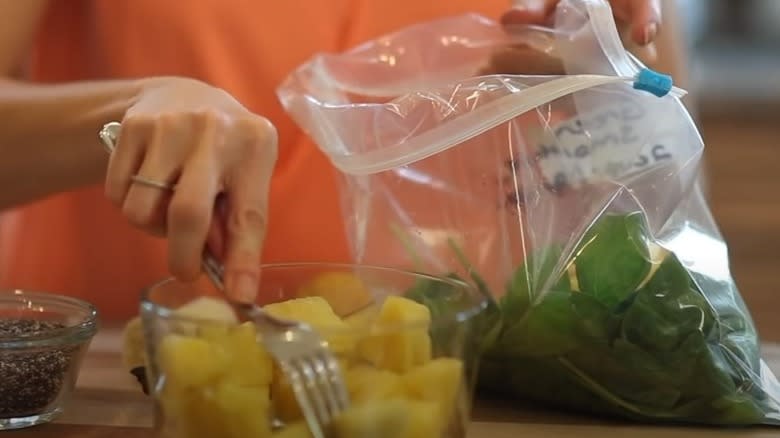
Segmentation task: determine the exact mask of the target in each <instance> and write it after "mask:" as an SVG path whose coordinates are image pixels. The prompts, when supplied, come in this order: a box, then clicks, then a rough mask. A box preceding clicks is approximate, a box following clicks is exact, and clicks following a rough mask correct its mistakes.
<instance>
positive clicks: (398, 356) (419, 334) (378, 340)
mask: <svg viewBox="0 0 780 438" xmlns="http://www.w3.org/2000/svg"><path fill="white" fill-rule="evenodd" d="M430 323H431V313H430V311H429V310H428V308H427V307H426V306H424V305H422V304H419V303H417V302H415V301H412V300H410V299H407V298H403V297H397V296H390V297H388V298H387V299H386V300H385V302H384V303H383V304H382V308H381V309H380V311H379V315H378V316H377V318H376V320H375V321H374V323H373V324H372V326H371V328H370V330H369V333H370V335H369V336H367V337H365V338H363V339H361V340H360V342H359V343H358V351H359V353H360V356H361V357H362V358H363V359H365V360H367V361H368V362H370V363H372V364H373V365H375V366H376V367H378V368H384V369H387V370H391V371H395V372H399V373H403V372H406V371H408V370H410V369H411V368H413V367H415V366H418V365H422V364H424V363H426V362H427V361H429V360H430V359H431V338H430V336H429V335H428V328H429V326H430ZM383 332H384V333H383Z"/></svg>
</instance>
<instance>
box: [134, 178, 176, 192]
mask: <svg viewBox="0 0 780 438" xmlns="http://www.w3.org/2000/svg"><path fill="white" fill-rule="evenodd" d="M130 179H131V180H132V181H133V182H134V183H138V184H141V185H142V186H147V187H153V188H155V189H162V190H170V191H173V188H174V187H175V186H174V185H173V184H168V183H164V182H160V181H155V180H153V179H148V178H144V177H142V176H140V175H133V176H131V177H130Z"/></svg>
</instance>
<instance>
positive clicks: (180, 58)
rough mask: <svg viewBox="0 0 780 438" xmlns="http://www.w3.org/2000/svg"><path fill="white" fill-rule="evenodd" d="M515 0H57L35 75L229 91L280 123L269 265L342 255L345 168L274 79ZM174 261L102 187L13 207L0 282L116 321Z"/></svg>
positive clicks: (2, 235)
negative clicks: (175, 81)
mask: <svg viewBox="0 0 780 438" xmlns="http://www.w3.org/2000/svg"><path fill="white" fill-rule="evenodd" d="M505 3H506V4H505ZM508 3H509V2H506V0H489V1H488V0H480V1H476V0H447V1H438V2H421V1H418V0H404V1H400V0H362V1H360V0H328V1H319V2H312V1H309V0H286V1H265V0H229V1H225V0H198V1H195V2H186V3H185V2H178V1H177V2H173V1H168V2H160V1H154V0H133V1H116V0H70V1H67V2H64V1H52V2H51V6H50V9H49V11H48V12H47V14H46V16H45V18H44V20H43V22H42V23H41V26H40V29H41V31H40V33H39V35H38V39H37V41H36V46H35V49H34V52H33V59H32V64H31V78H32V79H34V80H36V81H42V82H66V81H73V80H99V79H114V78H136V77H145V76H158V75H180V76H189V77H194V78H197V79H201V80H204V81H206V82H209V83H211V84H214V85H216V86H218V87H221V88H224V89H225V90H227V91H228V92H230V93H231V94H233V95H234V96H235V97H236V98H237V99H238V100H240V101H241V102H242V103H243V104H244V105H245V106H246V107H247V108H249V109H250V110H251V111H254V112H256V113H258V114H262V115H263V116H265V117H267V118H269V119H270V120H271V121H272V122H273V123H274V124H275V125H276V127H277V129H278V132H279V139H280V145H279V150H280V153H279V160H278V163H277V167H276V170H275V175H274V179H273V184H272V192H271V202H270V218H269V224H268V227H269V228H268V233H267V238H266V242H265V247H264V253H263V260H264V261H267V262H274V261H344V260H347V259H348V258H349V251H348V249H347V244H346V240H345V237H344V230H343V228H344V227H343V220H342V213H341V210H340V201H339V197H338V183H337V179H336V175H335V171H334V170H333V169H332V168H331V166H330V164H329V162H328V161H327V159H326V158H325V157H324V156H323V154H322V153H321V152H320V151H319V150H318V149H317V148H316V146H315V145H314V144H313V143H311V141H309V140H308V139H307V138H306V137H305V136H304V135H303V134H302V133H301V132H300V131H299V130H298V129H297V128H296V127H295V126H294V124H293V122H292V120H291V119H289V118H288V117H287V116H286V115H285V114H284V111H283V109H282V107H281V106H280V104H279V103H278V101H277V99H276V96H275V88H276V86H278V84H279V83H280V82H281V81H282V79H283V78H284V77H285V75H286V74H288V73H289V72H290V71H291V70H292V69H294V68H295V67H296V66H298V65H299V64H301V63H302V62H304V61H306V59H307V58H309V57H310V56H311V55H313V54H314V53H315V52H318V51H329V52H335V51H341V50H344V49H346V48H348V47H351V46H354V45H356V44H359V43H360V42H362V41H365V40H367V39H370V38H373V37H376V36H379V35H382V34H384V33H387V32H391V31H393V30H396V29H398V28H400V27H403V26H406V25H409V24H411V23H414V22H418V21H423V20H427V19H432V18H435V17H440V16H444V15H453V14H460V13H464V12H480V13H483V14H486V15H492V16H496V15H497V14H498V13H500V12H501V10H502V9H503V8H504V7H506V6H508ZM99 128H100V127H99V126H96V127H95V131H96V133H97V131H98V129H99ZM166 257H167V255H166V251H165V242H164V241H163V240H161V239H156V238H152V237H149V236H147V235H145V234H144V233H142V232H141V231H138V230H136V229H133V228H132V227H131V226H130V225H129V224H127V222H126V221H125V220H124V219H123V218H122V217H121V214H120V213H119V211H118V210H117V209H116V208H115V207H114V206H112V205H111V204H110V203H109V202H108V201H106V200H105V199H104V197H103V191H102V187H91V188H85V189H83V190H79V191H75V192H71V193H63V194H60V195H57V196H53V197H50V198H48V199H45V200H41V201H39V202H36V203H33V204H30V205H28V206H24V207H21V208H18V209H16V210H14V211H11V212H6V213H4V214H3V216H2V223H0V286H2V287H14V288H24V289H35V290H43V291H52V292H60V293H67V294H69V295H72V296H77V297H81V298H85V299H87V300H89V301H91V302H93V303H95V304H96V305H98V307H99V309H100V310H101V312H102V313H103V314H104V316H105V317H106V318H107V319H124V318H126V317H128V316H130V315H132V314H134V313H135V312H136V309H137V303H138V296H139V293H140V290H141V289H142V288H143V287H145V286H148V285H149V284H151V283H153V282H155V281H157V280H159V279H160V278H162V277H164V276H165V275H167V274H166V273H167V262H166Z"/></svg>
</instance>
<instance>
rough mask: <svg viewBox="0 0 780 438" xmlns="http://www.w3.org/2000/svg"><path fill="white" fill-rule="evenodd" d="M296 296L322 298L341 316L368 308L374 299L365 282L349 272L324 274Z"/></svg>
mask: <svg viewBox="0 0 780 438" xmlns="http://www.w3.org/2000/svg"><path fill="white" fill-rule="evenodd" d="M296 295H297V296H298V297H299V298H300V297H322V298H324V299H325V301H327V302H328V303H329V304H330V307H331V308H332V309H333V311H334V312H335V313H336V314H337V315H339V316H345V315H349V314H351V313H354V312H356V311H357V310H359V309H362V308H364V307H366V306H367V305H368V304H369V303H371V301H373V297H372V296H371V293H369V291H368V288H367V287H366V285H365V284H364V283H363V281H362V280H361V279H360V278H358V277H357V276H355V275H354V274H352V273H349V272H339V271H331V272H324V273H322V274H319V275H317V276H315V277H314V278H312V279H311V280H310V281H309V282H307V283H305V284H304V285H303V286H301V287H300V288H299V289H298V291H297V293H296Z"/></svg>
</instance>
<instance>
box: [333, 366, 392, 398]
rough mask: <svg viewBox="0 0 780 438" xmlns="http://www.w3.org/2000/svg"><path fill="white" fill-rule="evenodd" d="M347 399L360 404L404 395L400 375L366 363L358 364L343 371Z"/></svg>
mask: <svg viewBox="0 0 780 438" xmlns="http://www.w3.org/2000/svg"><path fill="white" fill-rule="evenodd" d="M344 380H346V384H347V390H348V391H349V399H350V401H351V402H352V403H355V404H361V403H363V402H367V401H371V400H382V399H391V398H398V397H402V396H404V383H403V381H402V380H401V376H399V375H398V374H396V373H394V372H392V371H387V370H379V369H376V368H374V367H371V366H367V365H359V366H356V367H354V368H352V369H349V370H347V371H346V372H345V373H344Z"/></svg>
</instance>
